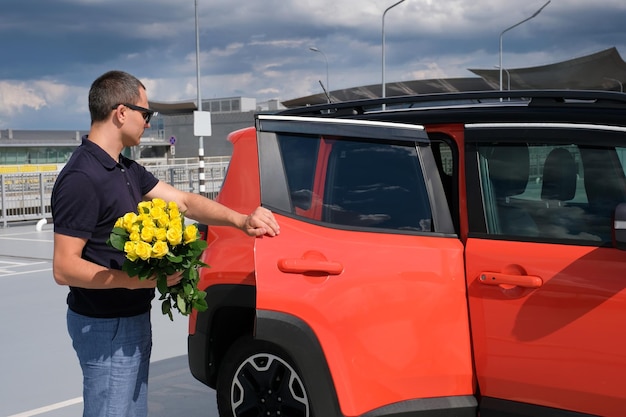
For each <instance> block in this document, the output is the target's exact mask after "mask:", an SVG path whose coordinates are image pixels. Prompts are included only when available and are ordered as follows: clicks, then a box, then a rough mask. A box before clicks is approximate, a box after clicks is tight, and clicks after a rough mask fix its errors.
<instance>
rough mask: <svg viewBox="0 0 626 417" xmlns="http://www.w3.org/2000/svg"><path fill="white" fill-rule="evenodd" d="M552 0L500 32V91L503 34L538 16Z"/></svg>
mask: <svg viewBox="0 0 626 417" xmlns="http://www.w3.org/2000/svg"><path fill="white" fill-rule="evenodd" d="M551 1H552V0H548V1H547V2H546V4H544V5H543V6H541V8H540V9H539V10H537V11H536V12H535V13H533V15H532V16H530V17H527V18H526V19H524V20H522V21H521V22H518V23H516V24H514V25H513V26H511V27H508V28H506V29H504V30H503V31H502V32H500V65H499V66H500V91H502V35H504V34H505V33H506V32H508V31H509V30H511V29H513V28H516V27H518V26H519V25H521V24H522V23H524V22H528V21H529V20H530V19H532V18H534V17H536V16H537V15H538V14H539V13H541V11H542V10H543V9H544V8H545V7H546V6H547V5H548V4H550V2H551Z"/></svg>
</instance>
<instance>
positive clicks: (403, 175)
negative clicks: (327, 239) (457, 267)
mask: <svg viewBox="0 0 626 417" xmlns="http://www.w3.org/2000/svg"><path fill="white" fill-rule="evenodd" d="M278 139H279V144H280V145H279V146H280V149H281V152H282V160H283V164H284V166H285V174H286V176H287V184H288V187H289V193H290V195H291V201H292V206H293V213H294V214H298V215H301V216H304V217H308V218H310V219H313V220H320V221H323V222H326V223H330V224H335V225H342V226H354V227H366V228H384V229H395V230H403V231H431V230H432V226H431V217H432V216H431V209H430V203H429V199H428V194H427V191H426V185H425V183H424V178H423V174H422V170H421V167H420V164H419V158H418V152H417V148H416V147H415V145H413V146H406V145H397V144H391V143H376V142H369V141H358V140H335V139H333V140H326V139H322V138H310V137H297V136H279V138H278ZM316 179H319V181H316ZM316 184H317V185H316ZM316 187H317V188H316Z"/></svg>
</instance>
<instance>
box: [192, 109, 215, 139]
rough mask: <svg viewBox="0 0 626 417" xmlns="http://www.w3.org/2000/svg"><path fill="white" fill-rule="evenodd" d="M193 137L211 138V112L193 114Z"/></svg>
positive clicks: (195, 112)
mask: <svg viewBox="0 0 626 417" xmlns="http://www.w3.org/2000/svg"><path fill="white" fill-rule="evenodd" d="M193 135H194V136H211V112H208V111H194V112H193Z"/></svg>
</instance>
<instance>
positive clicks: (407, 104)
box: [278, 90, 626, 117]
mask: <svg viewBox="0 0 626 417" xmlns="http://www.w3.org/2000/svg"><path fill="white" fill-rule="evenodd" d="M486 103H491V104H494V105H500V104H499V103H501V105H507V106H509V105H520V104H523V105H527V106H536V107H562V106H564V105H566V106H574V107H578V106H580V107H589V106H592V107H594V108H621V109H624V110H626V94H624V93H619V92H615V91H600V90H512V91H499V90H489V91H468V92H459V93H435V94H420V95H411V96H394V97H387V98H384V99H383V98H376V99H365V100H355V101H345V102H339V103H328V104H318V105H313V106H305V107H298V108H292V109H287V110H283V111H280V112H279V113H278V114H282V115H300V116H303V115H309V116H329V117H335V116H342V115H345V116H348V115H359V114H365V113H370V112H384V111H395V110H398V109H411V108H424V107H429V108H432V107H437V108H445V107H449V106H472V105H481V104H486ZM383 104H384V106H383Z"/></svg>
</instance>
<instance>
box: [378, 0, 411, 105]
mask: <svg viewBox="0 0 626 417" xmlns="http://www.w3.org/2000/svg"><path fill="white" fill-rule="evenodd" d="M404 1H405V0H400V1H398V2H396V3H394V4H393V5H391V6H389V7H387V8H386V9H385V12H384V13H383V34H382V51H383V57H382V61H383V62H382V65H383V68H382V76H383V80H382V90H383V91H382V97H383V98H385V97H386V92H385V15H386V14H387V12H388V11H389V10H391V9H393V8H394V7H396V6H397V5H398V4H400V3H402V2H404ZM383 110H385V104H383Z"/></svg>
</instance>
